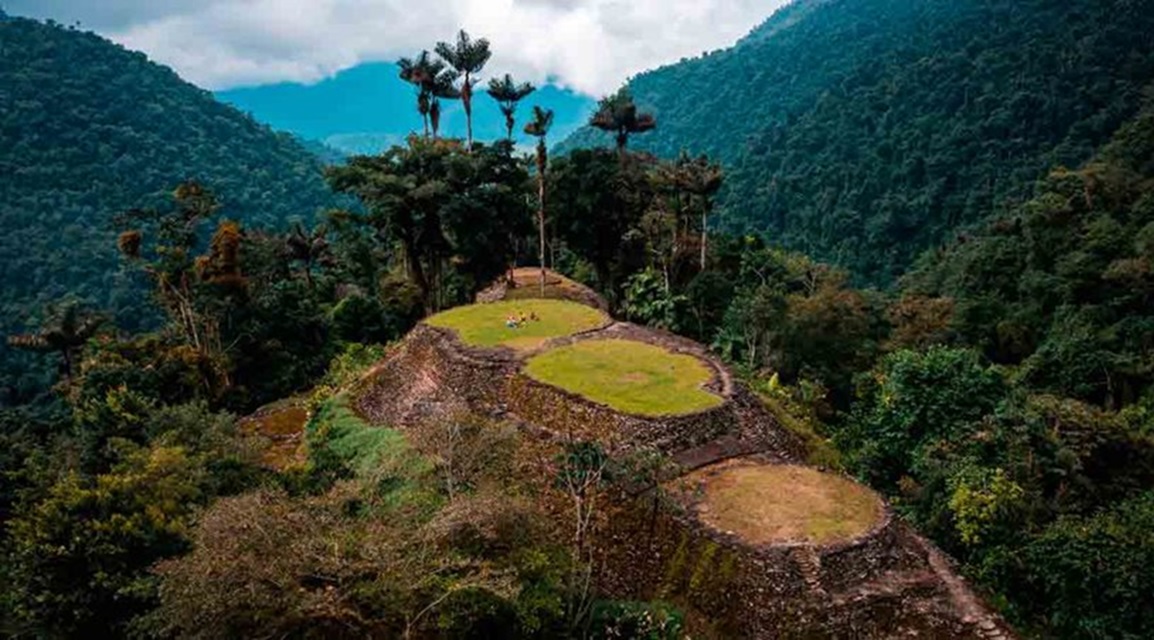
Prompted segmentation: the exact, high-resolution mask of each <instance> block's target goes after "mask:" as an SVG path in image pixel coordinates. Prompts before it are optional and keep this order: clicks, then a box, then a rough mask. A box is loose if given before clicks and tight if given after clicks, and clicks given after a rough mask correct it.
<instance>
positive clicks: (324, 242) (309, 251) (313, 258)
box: [285, 222, 333, 289]
mask: <svg viewBox="0 0 1154 640" xmlns="http://www.w3.org/2000/svg"><path fill="white" fill-rule="evenodd" d="M285 251H286V252H287V254H288V258H289V260H291V261H292V262H295V263H298V264H299V265H300V272H301V275H303V276H304V278H305V282H306V283H307V284H308V287H309V289H312V288H313V270H314V269H315V268H316V267H317V266H323V265H331V264H332V263H333V257H332V247H331V245H330V244H329V240H328V227H327V226H325V225H323V224H322V225H318V226H317V228H316V229H313V230H312V231H311V232H309V231H308V230H306V229H305V228H304V226H303V225H301V223H299V222H298V223H296V224H295V225H293V228H292V231H290V232H289V234H288V236H287V237H286V238H285Z"/></svg>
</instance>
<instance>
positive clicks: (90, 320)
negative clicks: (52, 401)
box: [8, 302, 106, 382]
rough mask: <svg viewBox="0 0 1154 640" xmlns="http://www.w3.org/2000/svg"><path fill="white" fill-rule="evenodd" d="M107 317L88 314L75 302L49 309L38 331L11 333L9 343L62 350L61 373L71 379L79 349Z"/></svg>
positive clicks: (33, 347)
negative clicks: (15, 334)
mask: <svg viewBox="0 0 1154 640" xmlns="http://www.w3.org/2000/svg"><path fill="white" fill-rule="evenodd" d="M105 320H106V319H105V318H104V317H103V316H99V315H93V314H90V313H86V312H85V311H84V310H83V309H82V308H81V307H80V305H78V304H77V303H75V302H68V303H65V304H64V305H63V306H62V307H56V308H50V309H49V316H48V319H47V321H46V322H45V324H44V326H42V327H41V328H40V330H39V331H37V332H36V333H31V334H26V335H19V336H8V346H10V347H14V348H17V349H27V350H29V351H43V352H54V353H59V354H60V358H61V362H60V372H61V375H62V376H63V377H64V380H65V381H66V382H70V381H71V380H72V371H73V363H74V362H75V358H76V350H77V349H79V348H80V347H82V346H84V345H85V343H87V342H88V341H89V340H91V339H92V338H93V336H95V335H96V332H97V331H99V330H100V327H101V326H102V325H103V324H104V323H105Z"/></svg>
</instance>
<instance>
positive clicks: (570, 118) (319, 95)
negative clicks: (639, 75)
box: [216, 62, 594, 153]
mask: <svg viewBox="0 0 1154 640" xmlns="http://www.w3.org/2000/svg"><path fill="white" fill-rule="evenodd" d="M477 94H478V95H477V97H476V98H475V99H474V102H473V104H474V107H473V126H474V131H475V135H476V136H477V138H480V139H495V138H499V137H503V136H504V135H505V121H504V116H502V115H501V112H500V111H499V110H498V109H497V103H496V102H494V101H493V100H492V99H490V98H489V96H488V95H487V94H485V93H484V92H483V91H481V90H480V88H478V90H477ZM216 96H217V97H218V98H219V99H221V100H223V101H225V102H227V103H229V104H232V105H234V106H235V107H237V108H238V109H241V110H242V111H247V112H249V113H251V114H252V115H253V117H255V118H257V119H258V120H260V121H261V122H265V123H268V124H269V125H271V126H272V127H274V128H276V129H279V130H282V131H291V132H293V133H295V134H297V135H299V136H302V137H305V138H310V139H313V140H320V141H323V142H324V143H325V144H327V145H329V146H330V147H333V148H336V149H339V150H341V151H344V152H347V153H380V151H381V150H382V149H384V148H386V147H388V146H390V145H392V144H396V143H397V142H400V141H403V140H404V138H405V136H407V135H408V134H409V133H411V132H414V131H418V130H420V129H421V118H420V116H419V115H418V114H417V111H416V98H415V96H414V94H413V87H412V85H409V84H408V83H406V82H404V81H403V80H401V79H400V78H399V77H398V76H397V67H396V65H394V64H391V63H383V62H376V63H366V64H361V65H358V66H356V67H353V68H351V69H346V70H345V71H342V72H340V73H338V74H337V75H335V76H333V77H332V78H328V79H325V80H322V81H320V82H318V83H316V84H311V85H304V84H297V83H290V82H285V83H279V84H272V85H265V86H258V87H245V88H239V89H230V90H227V91H219V92H217V94H216ZM521 104H522V106H521V109H520V113H519V115H520V116H521V120H522V122H523V121H524V118H525V117H526V116H525V114H527V113H528V112H529V110H530V109H531V108H532V106H533V105H535V104H536V105H540V106H542V107H545V108H549V109H553V111H554V113H555V120H554V128H553V135H554V137H555V138H556V139H557V140H560V139H562V138H564V137H565V136H567V135H569V134H570V133H572V132H573V131H574V130H576V129H577V128H578V127H580V126H581V125H583V124H584V123H585V121H586V120H588V117H589V114H590V112H591V111H592V110H593V107H594V102H593V100H591V99H590V98H587V97H585V96H581V95H578V94H576V93H573V92H572V91H568V90H565V89H559V88H557V87H555V86H553V85H545V86H542V87H540V88H539V89H538V90H537V91H536V92H535V93H533V94H532V95H530V96H529V97H528V98H526V99H525V100H524V101H523V102H522V103H521ZM441 127H442V130H443V131H444V132H445V134H446V135H450V136H460V137H464V135H465V112H464V109H463V108H462V107H461V103H460V102H457V101H448V102H447V103H446V108H445V111H444V115H442V125H441ZM517 133H518V134H520V131H519V130H518V132H517ZM519 140H521V141H522V142H526V141H528V137H527V136H523V135H519Z"/></svg>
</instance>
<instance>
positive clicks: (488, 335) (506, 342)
mask: <svg viewBox="0 0 1154 640" xmlns="http://www.w3.org/2000/svg"><path fill="white" fill-rule="evenodd" d="M521 316H525V317H530V316H536V318H537V319H536V320H533V319H527V320H526V321H524V322H521V323H519V324H518V326H516V327H510V326H509V325H508V320H509V319H510V318H518V319H519V318H520V317H521ZM608 322H609V317H608V316H606V315H605V314H604V313H602V312H601V311H598V310H597V309H593V308H591V307H587V306H585V305H583V304H578V303H576V302H568V301H566V300H545V299H537V300H506V301H502V302H493V303H489V304H475V305H469V306H465V307H457V308H455V309H450V310H448V311H445V312H442V313H438V314H437V315H435V316H432V317H430V318H428V319H427V320H425V323H426V324H429V325H432V326H434V327H441V328H443V329H452V330H453V331H455V332H456V333H457V335H458V336H459V337H460V338H461V340H462V341H463V342H465V343H466V344H469V345H472V346H475V347H509V348H511V349H516V350H519V351H528V350H531V349H535V348H537V347H539V346H541V344H542V343H544V342H545V341H547V340H551V339H553V338H560V337H564V336H569V335H573V334H575V333H580V332H582V331H589V330H592V329H596V328H598V327H602V326H604V325H606V324H608Z"/></svg>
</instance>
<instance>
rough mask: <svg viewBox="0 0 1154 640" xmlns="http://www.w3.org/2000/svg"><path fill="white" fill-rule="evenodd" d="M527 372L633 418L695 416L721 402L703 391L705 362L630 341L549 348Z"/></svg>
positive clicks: (534, 360)
mask: <svg viewBox="0 0 1154 640" xmlns="http://www.w3.org/2000/svg"><path fill="white" fill-rule="evenodd" d="M525 373H526V374H528V375H529V376H530V377H532V378H533V379H535V380H538V381H540V382H544V383H546V384H551V385H553V386H556V387H560V388H562V389H565V390H566V391H571V392H573V393H576V394H578V395H581V396H583V397H585V398H588V399H589V400H592V401H594V402H600V403H602V404H605V405H608V406H610V407H612V408H614V409H616V410H618V411H621V412H624V413H631V414H636V415H643V416H664V415H679V414H685V413H695V412H697V411H704V410H705V409H710V408H712V407H716V406H718V405H720V404H721V403H722V399H721V398H720V397H719V396H716V395H714V394H712V393H710V392H708V391H706V390H705V389H703V388H702V385H703V384H705V383H706V382H708V381H709V379H710V377H711V375H712V374H711V372H710V370H709V367H707V366H706V365H705V363H703V362H701V361H700V360H698V359H697V358H694V357H693V356H688V355H681V354H675V353H670V352H669V351H667V350H665V349H662V348H661V347H656V346H653V345H650V344H645V343H644V342H635V341H632V340H587V341H584V342H578V343H577V344H573V345H569V346H565V347H561V348H558V349H553V350H550V351H547V352H545V353H543V354H541V355H538V356H536V357H534V358H532V359H531V360H529V362H528V364H527V365H526V366H525Z"/></svg>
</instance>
